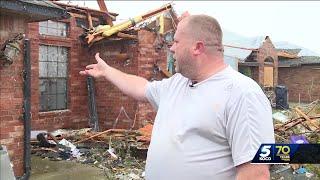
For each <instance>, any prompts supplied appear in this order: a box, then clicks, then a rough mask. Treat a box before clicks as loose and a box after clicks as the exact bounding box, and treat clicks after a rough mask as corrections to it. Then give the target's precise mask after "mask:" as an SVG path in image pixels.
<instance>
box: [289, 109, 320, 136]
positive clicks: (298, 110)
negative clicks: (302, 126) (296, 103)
mask: <svg viewBox="0 0 320 180" xmlns="http://www.w3.org/2000/svg"><path fill="white" fill-rule="evenodd" d="M294 110H295V111H296V112H297V113H298V114H300V115H301V116H302V117H303V118H305V119H306V124H307V125H308V126H309V127H310V128H311V130H312V131H315V130H317V129H319V126H318V125H317V124H315V123H313V122H312V121H311V119H310V118H309V117H308V116H307V115H306V114H305V113H304V112H302V111H301V110H300V109H299V108H298V107H296V108H294Z"/></svg>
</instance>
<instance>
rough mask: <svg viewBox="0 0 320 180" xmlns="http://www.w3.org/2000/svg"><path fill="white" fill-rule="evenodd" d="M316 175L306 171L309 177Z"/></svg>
mask: <svg viewBox="0 0 320 180" xmlns="http://www.w3.org/2000/svg"><path fill="white" fill-rule="evenodd" d="M313 176H314V175H313V174H312V173H309V172H306V177H307V178H312V177H313Z"/></svg>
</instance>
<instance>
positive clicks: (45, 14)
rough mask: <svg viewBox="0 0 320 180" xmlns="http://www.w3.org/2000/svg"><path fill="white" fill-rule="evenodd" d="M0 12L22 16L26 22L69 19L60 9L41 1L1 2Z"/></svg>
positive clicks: (63, 10)
mask: <svg viewBox="0 0 320 180" xmlns="http://www.w3.org/2000/svg"><path fill="white" fill-rule="evenodd" d="M0 10H1V12H2V13H6V14H12V15H16V16H23V17H25V18H26V20H27V21H28V22H35V21H44V20H48V19H60V18H69V17H70V16H69V14H68V13H67V11H66V10H65V9H63V8H62V7H60V6H58V5H56V4H54V3H52V2H50V1H43V0H1V1H0Z"/></svg>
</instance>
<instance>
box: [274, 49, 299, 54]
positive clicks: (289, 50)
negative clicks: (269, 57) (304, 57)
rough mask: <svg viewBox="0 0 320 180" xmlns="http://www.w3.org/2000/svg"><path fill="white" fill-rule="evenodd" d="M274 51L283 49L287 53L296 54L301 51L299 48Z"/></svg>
mask: <svg viewBox="0 0 320 180" xmlns="http://www.w3.org/2000/svg"><path fill="white" fill-rule="evenodd" d="M276 51H284V52H286V53H289V54H296V55H298V54H299V52H300V51H301V49H298V48H297V49H276Z"/></svg>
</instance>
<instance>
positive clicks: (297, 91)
mask: <svg viewBox="0 0 320 180" xmlns="http://www.w3.org/2000/svg"><path fill="white" fill-rule="evenodd" d="M280 51H282V50H280ZM285 51H286V52H288V53H289V54H291V56H292V57H290V58H288V57H283V56H279V84H282V85H285V86H287V88H288V94H289V101H292V102H312V101H315V100H317V99H320V57H319V56H298V54H299V52H300V51H301V49H291V50H288V49H285Z"/></svg>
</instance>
